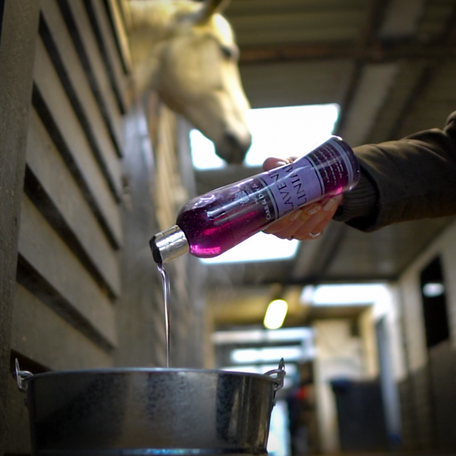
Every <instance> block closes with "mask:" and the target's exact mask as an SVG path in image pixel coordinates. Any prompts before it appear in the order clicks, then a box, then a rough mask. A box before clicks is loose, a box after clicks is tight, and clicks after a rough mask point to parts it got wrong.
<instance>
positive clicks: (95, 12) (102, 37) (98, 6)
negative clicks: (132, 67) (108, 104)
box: [84, 0, 132, 114]
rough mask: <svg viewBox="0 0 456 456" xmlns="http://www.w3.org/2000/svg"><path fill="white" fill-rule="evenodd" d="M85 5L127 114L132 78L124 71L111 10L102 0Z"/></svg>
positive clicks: (120, 104)
mask: <svg viewBox="0 0 456 456" xmlns="http://www.w3.org/2000/svg"><path fill="white" fill-rule="evenodd" d="M84 5H85V7H86V11H87V14H88V16H89V19H90V23H91V24H92V28H93V31H94V33H95V36H96V38H97V44H98V48H99V49H100V55H101V56H102V58H103V63H104V65H105V67H106V70H107V72H108V75H109V80H110V81H111V87H112V89H113V90H114V94H115V95H116V99H117V103H118V104H119V108H120V112H121V113H122V114H125V113H126V111H127V110H128V107H129V105H130V102H131V96H132V80H131V78H129V77H128V75H127V74H126V73H125V72H124V67H123V65H122V55H121V54H120V53H119V52H120V49H119V48H118V46H117V42H116V39H115V35H114V33H115V32H114V30H113V28H112V27H111V24H110V21H109V17H108V15H109V11H107V10H106V8H105V7H103V4H102V2H100V1H93V0H84Z"/></svg>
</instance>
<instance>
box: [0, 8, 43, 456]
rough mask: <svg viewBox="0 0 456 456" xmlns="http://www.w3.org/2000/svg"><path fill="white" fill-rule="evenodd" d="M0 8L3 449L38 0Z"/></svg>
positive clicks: (0, 402) (0, 430) (0, 418)
mask: <svg viewBox="0 0 456 456" xmlns="http://www.w3.org/2000/svg"><path fill="white" fill-rule="evenodd" d="M0 10H1V17H0V24H1V25H0V27H1V29H0V33H1V36H0V40H1V41H0V62H1V63H0V119H1V121H0V151H1V152H0V233H1V234H0V454H4V450H5V441H6V435H8V434H11V433H13V429H11V428H10V426H11V422H10V417H9V416H8V415H7V407H6V403H7V400H8V393H7V391H8V389H7V388H8V384H9V383H10V371H9V360H10V343H11V321H12V311H13V303H14V292H15V284H14V278H15V274H16V262H17V239H18V232H19V218H20V202H21V198H22V185H23V177H24V169H25V145H26V138H27V126H28V112H29V108H30V96H31V89H32V71H33V58H34V52H35V39H36V33H37V29H38V17H39V2H37V1H35V0H23V1H22V0H21V1H20V2H17V1H16V2H14V1H13V2H11V1H1V2H0ZM7 425H8V426H7ZM7 427H8V428H9V429H7Z"/></svg>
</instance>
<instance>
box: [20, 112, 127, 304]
mask: <svg viewBox="0 0 456 456" xmlns="http://www.w3.org/2000/svg"><path fill="white" fill-rule="evenodd" d="M27 166H28V167H29V168H30V172H32V173H33V175H34V177H35V179H34V180H33V182H32V183H31V184H33V185H31V184H29V183H28V181H29V179H26V191H27V193H28V194H29V195H30V197H31V198H32V199H33V201H34V203H35V205H36V204H37V202H36V200H37V199H40V200H41V205H40V210H41V212H43V213H46V212H45V211H44V210H43V209H41V207H43V206H45V207H46V209H47V212H49V215H48V216H47V217H46V218H47V220H48V222H49V223H51V224H52V225H53V226H54V229H56V230H58V231H59V232H60V235H61V236H62V235H63V234H64V233H66V232H68V234H67V235H66V238H67V244H68V245H69V246H70V248H71V249H72V250H73V252H75V254H77V255H78V257H79V259H80V261H81V262H82V263H83V264H84V265H85V266H86V267H88V269H89V270H90V271H92V270H95V271H94V272H92V274H95V275H96V276H97V279H98V281H99V282H102V286H106V287H107V288H108V289H109V290H110V292H111V293H112V294H113V295H114V296H119V294H120V273H119V261H118V256H117V252H115V251H114V250H113V248H112V246H111V245H110V244H109V241H108V239H107V238H106V236H105V235H104V232H103V230H102V228H101V227H100V225H99V224H98V221H97V219H96V217H95V216H94V214H93V212H92V211H91V210H90V207H89V205H88V204H87V202H86V201H85V199H84V197H83V195H82V193H81V191H80V189H79V188H78V185H77V182H76V181H75V180H74V179H73V176H72V175H71V173H70V171H69V170H68V168H67V167H66V165H65V162H64V160H63V158H62V157H61V156H60V154H59V152H58V151H57V149H56V147H55V145H54V143H53V142H52V139H51V138H50V137H49V135H48V133H47V131H46V127H45V126H44V125H43V123H42V122H41V119H40V118H39V116H38V114H37V113H36V111H35V110H32V112H31V117H30V127H29V134H28V140H27ZM35 180H37V183H36V184H35V183H34V181H35ZM31 193H33V195H31ZM42 194H43V196H41V195H42Z"/></svg>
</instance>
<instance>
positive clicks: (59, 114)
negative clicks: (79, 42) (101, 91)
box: [34, 39, 122, 246]
mask: <svg viewBox="0 0 456 456" xmlns="http://www.w3.org/2000/svg"><path fill="white" fill-rule="evenodd" d="M34 77H35V83H36V85H37V88H38V90H39V94H40V95H41V97H42V98H43V101H44V103H45V105H46V106H43V105H42V103H38V102H36V99H37V98H38V94H37V97H34V106H35V108H36V109H37V112H38V113H39V115H40V117H43V116H44V111H45V110H46V109H47V110H48V111H49V113H50V116H51V119H48V118H46V119H44V118H43V123H44V124H45V125H46V126H47V128H48V129H49V130H50V127H51V126H50V121H54V122H55V123H56V125H55V127H56V128H57V129H58V133H59V134H60V136H61V138H62V141H63V142H64V144H57V146H58V148H59V150H60V152H61V153H65V154H66V161H67V166H71V168H72V171H73V172H74V173H77V174H78V175H79V179H80V181H81V182H80V185H81V186H83V187H85V189H84V190H85V196H86V198H87V199H88V201H90V203H91V207H92V210H94V211H95V212H96V214H97V216H98V217H100V218H101V221H102V222H103V223H104V225H105V227H106V229H107V230H108V232H107V234H108V235H109V236H110V240H111V241H112V242H113V243H114V244H115V245H117V246H119V245H120V244H121V238H122V229H121V222H120V215H119V208H118V207H117V204H116V201H115V198H114V196H113V195H112V193H111V191H110V190H109V186H108V184H107V183H106V181H105V179H104V178H103V174H102V172H101V170H100V168H99V167H98V164H97V162H96V160H95V157H94V156H93V154H92V152H91V149H90V146H89V143H88V141H87V139H86V137H85V135H84V131H83V129H82V127H81V124H80V123H79V121H78V119H77V116H76V114H75V112H74V111H73V109H72V106H71V103H70V101H69V99H68V97H67V96H66V93H65V90H64V88H63V87H62V84H61V83H60V80H59V78H58V75H57V73H56V71H55V69H54V68H53V65H52V62H51V60H50V58H49V56H48V54H47V52H46V50H45V48H44V45H43V42H42V41H41V39H38V40H37V50H36V59H35V68H34ZM38 104H39V106H38ZM52 129H53V130H55V128H54V127H52ZM51 137H52V138H53V141H54V142H55V141H56V138H55V134H54V135H53V134H51ZM69 162H71V163H69ZM74 173H73V174H74Z"/></svg>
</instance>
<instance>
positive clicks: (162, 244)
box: [149, 225, 190, 264]
mask: <svg viewBox="0 0 456 456" xmlns="http://www.w3.org/2000/svg"><path fill="white" fill-rule="evenodd" d="M149 244H150V248H151V249H152V255H153V257H154V260H155V262H156V263H159V264H164V263H168V261H171V260H174V258H177V257H180V256H181V255H184V254H186V253H188V252H189V251H190V248H189V245H188V240H187V237H186V236H185V233H184V232H183V231H182V230H181V229H180V228H179V227H178V226H177V225H174V226H172V227H171V228H168V229H167V230H165V231H161V232H160V233H157V234H156V235H155V236H154V237H153V238H152V239H151V240H150V242H149Z"/></svg>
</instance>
